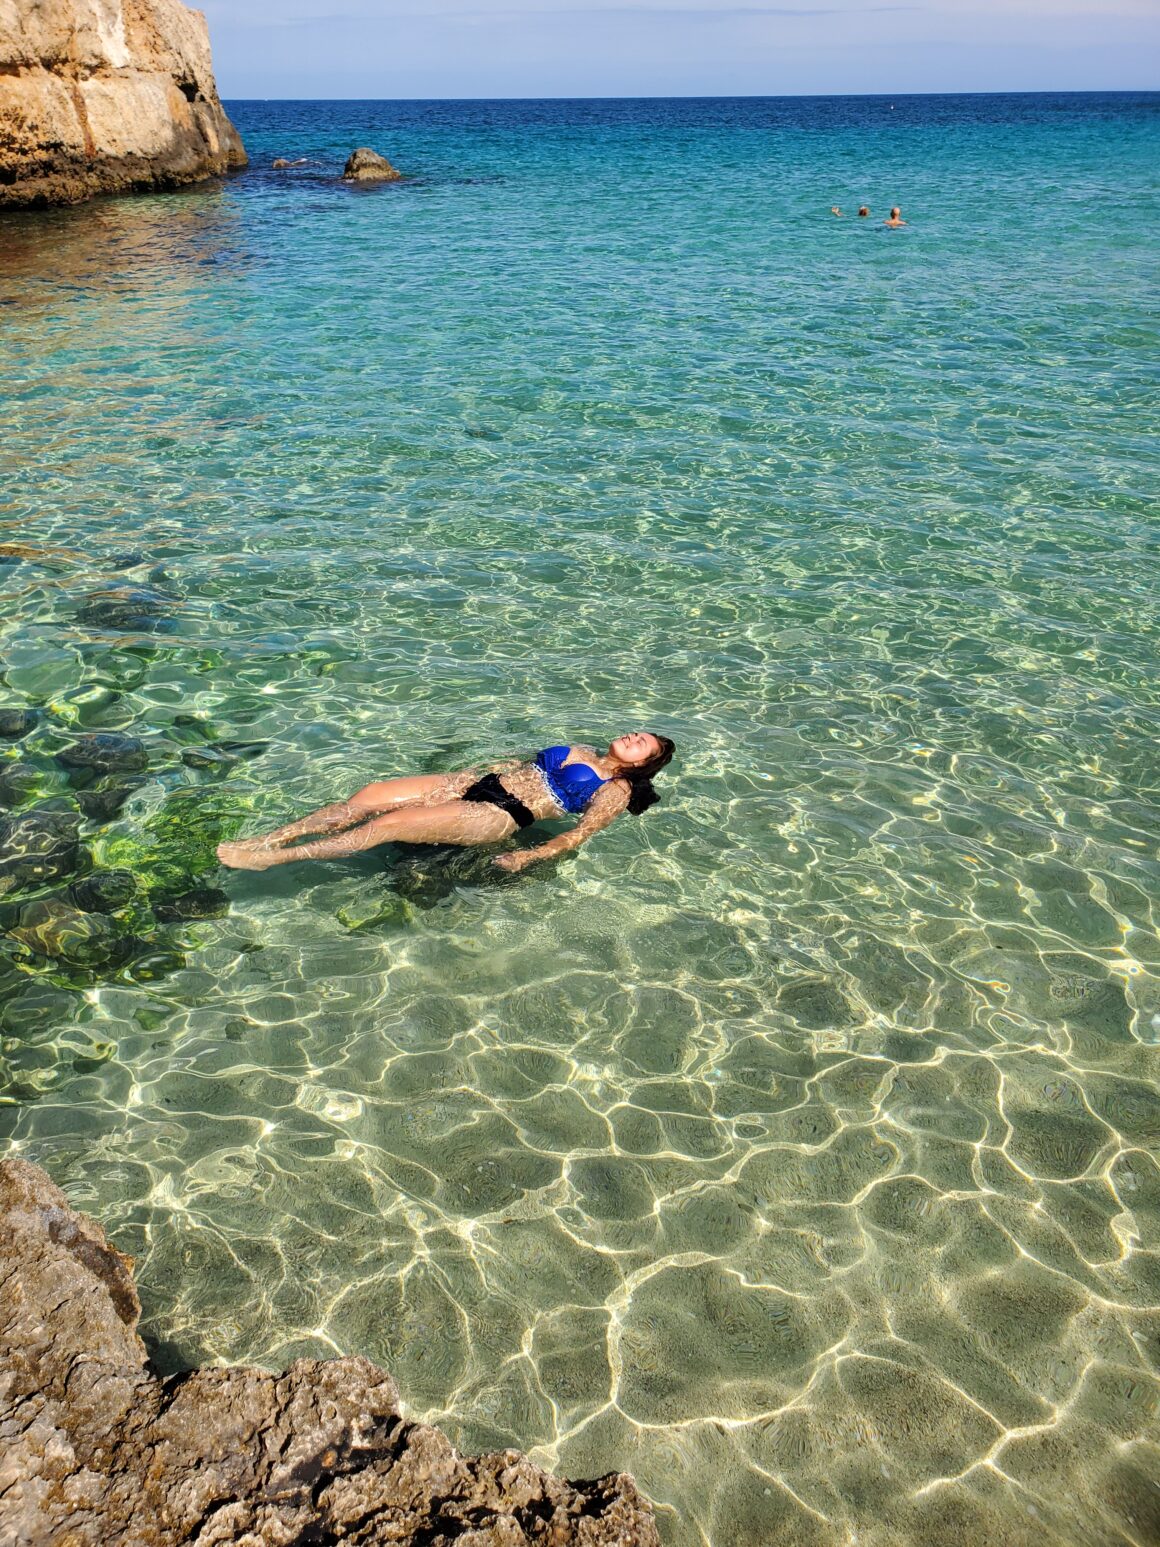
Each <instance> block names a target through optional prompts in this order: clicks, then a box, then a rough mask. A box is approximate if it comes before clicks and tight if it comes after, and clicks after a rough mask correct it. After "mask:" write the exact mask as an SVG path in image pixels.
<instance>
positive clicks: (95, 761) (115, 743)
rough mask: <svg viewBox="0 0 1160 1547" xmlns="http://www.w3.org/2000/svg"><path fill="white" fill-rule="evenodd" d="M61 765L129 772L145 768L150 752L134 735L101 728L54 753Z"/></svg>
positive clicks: (81, 769)
mask: <svg viewBox="0 0 1160 1547" xmlns="http://www.w3.org/2000/svg"><path fill="white" fill-rule="evenodd" d="M56 760H57V762H58V763H59V764H60V765H61V767H62V768H67V769H69V770H70V771H75V772H86V773H94V774H107V773H128V772H135V771H136V770H137V769H140V768H145V767H147V766H148V763H149V754H148V752H147V751H146V750H145V743H144V742H143V741H141V740H139V739H138V738H137V737H136V736H118V735H113V734H111V733H109V732H102V733H99V734H97V735H95V736H82V737H81V738H80V740H79V741H74V742H73V744H72V746H71V747H66V748H65V749H64V751H63V752H58V753H57V755H56Z"/></svg>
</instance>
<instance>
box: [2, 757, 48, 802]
mask: <svg viewBox="0 0 1160 1547" xmlns="http://www.w3.org/2000/svg"><path fill="white" fill-rule="evenodd" d="M39 783H40V770H39V769H38V768H36V767H34V765H33V764H32V763H0V806H19V805H20V804H21V802H22V801H25V800H27V799H28V797H29V796H30V795H31V794H32V792H33V791H34V790H35V789H36V786H37V785H38V784H39Z"/></svg>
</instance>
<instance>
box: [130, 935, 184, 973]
mask: <svg viewBox="0 0 1160 1547" xmlns="http://www.w3.org/2000/svg"><path fill="white" fill-rule="evenodd" d="M127 949H128V950H130V951H132V950H133V949H137V950H140V951H141V955H140V956H136V957H134V958H133V960H132V961H131V962H130V964H129V967H128V973H129V976H130V977H131V978H132V979H133V981H134V983H159V982H160V981H161V979H162V978H167V977H168V976H169V975H170V973H171V972H180V971H181V969H182V968H183V967H184V966H185V956H184V954H183V953H182V952H181V951H176V950H166V949H164V948H162V949H158V948H157V946H156V945H155V944H154V943H153V942H152V941H149V940H138V939H132V940H130V941H129V942H128V945H127Z"/></svg>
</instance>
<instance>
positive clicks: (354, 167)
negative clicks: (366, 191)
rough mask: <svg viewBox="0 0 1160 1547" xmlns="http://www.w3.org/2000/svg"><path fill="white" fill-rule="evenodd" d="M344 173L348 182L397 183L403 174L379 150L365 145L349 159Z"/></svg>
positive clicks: (344, 178) (344, 177)
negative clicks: (370, 148) (369, 148)
mask: <svg viewBox="0 0 1160 1547" xmlns="http://www.w3.org/2000/svg"><path fill="white" fill-rule="evenodd" d="M342 175H343V180H344V181H345V182H348V183H397V182H398V181H399V179H400V178H401V177H402V175H403V174H402V172H400V171H399V170H398V168H397V167H393V166H392V165H391V163H390V162H389V161H388V160H387V158H386V157H385V156H380V155H379V153H378V151H377V150H368V149H367V148H366V146H363V147H362V149H361V150H356V151H355V152H354V153H353V155H351V156H350V157H349V158H348V159H347V163H346V166H345V167H344V168H343V171H342Z"/></svg>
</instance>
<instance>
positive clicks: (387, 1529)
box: [0, 1160, 660, 1547]
mask: <svg viewBox="0 0 1160 1547" xmlns="http://www.w3.org/2000/svg"><path fill="white" fill-rule="evenodd" d="M140 1313H141V1306H140V1302H139V1300H138V1298H137V1290H136V1286H135V1285H134V1282H133V1273H132V1261H131V1259H130V1258H128V1257H126V1256H124V1255H123V1254H122V1253H121V1252H119V1251H117V1250H116V1248H115V1247H112V1246H110V1245H109V1243H108V1241H107V1240H106V1238H105V1234H104V1232H103V1230H102V1229H101V1227H100V1226H99V1225H98V1224H96V1223H95V1222H94V1221H92V1220H90V1219H87V1218H86V1217H85V1216H84V1215H83V1214H77V1213H75V1212H74V1211H73V1210H72V1209H71V1208H70V1207H69V1204H68V1200H67V1198H66V1197H65V1195H64V1193H62V1192H61V1191H60V1189H59V1188H58V1187H56V1186H54V1185H53V1183H52V1182H51V1181H50V1180H49V1178H48V1177H47V1176H46V1175H45V1173H44V1172H43V1171H41V1170H40V1168H39V1167H37V1166H34V1165H30V1164H29V1163H28V1162H26V1161H22V1160H6V1161H3V1162H0V1377H2V1378H0V1432H3V1433H4V1435H5V1454H4V1465H3V1473H2V1475H3V1478H4V1484H5V1492H4V1498H5V1530H6V1533H8V1534H7V1535H6V1537H5V1539H6V1540H10V1541H12V1542H13V1543H15V1544H21V1547H31V1544H33V1543H36V1544H44V1547H47V1544H50V1543H64V1542H66V1541H67V1542H68V1543H69V1547H108V1544H109V1543H112V1542H127V1541H132V1542H133V1543H135V1544H136V1547H179V1544H184V1543H189V1544H191V1547H192V1544H193V1543H195V1542H196V1543H207V1542H213V1543H215V1544H217V1547H243V1544H245V1547H252V1544H257V1543H262V1544H263V1547H279V1544H280V1547H290V1544H292V1543H304V1542H323V1541H343V1542H350V1543H352V1544H358V1543H362V1544H364V1547H374V1544H378V1543H387V1542H395V1543H399V1542H403V1543H405V1542H418V1541H422V1542H424V1543H426V1544H428V1547H445V1544H450V1543H452V1542H458V1543H461V1544H464V1547H468V1544H471V1547H501V1544H502V1547H659V1542H660V1538H659V1537H658V1535H657V1531H656V1526H655V1523H654V1521H653V1518H652V1513H651V1510H650V1508H649V1506H648V1504H647V1503H646V1502H645V1500H643V1499H642V1498H641V1496H640V1495H639V1494H638V1493H637V1490H636V1487H635V1484H634V1483H633V1481H632V1479H631V1477H628V1476H627V1475H625V1474H620V1475H612V1476H608V1477H604V1478H601V1479H599V1480H598V1481H596V1482H585V1483H569V1482H564V1481H562V1480H561V1479H559V1478H557V1477H553V1476H552V1475H551V1474H549V1473H547V1472H543V1471H541V1470H540V1469H539V1468H538V1467H536V1466H534V1465H533V1464H532V1463H531V1462H530V1461H528V1460H527V1458H526V1457H524V1456H521V1455H520V1453H519V1452H518V1451H514V1450H507V1451H500V1452H497V1453H495V1454H492V1455H487V1456H480V1457H476V1458H465V1457H462V1456H460V1455H458V1454H457V1452H456V1451H455V1450H454V1449H453V1448H452V1446H451V1444H450V1442H449V1441H448V1440H447V1439H445V1438H444V1436H443V1435H442V1434H441V1433H440V1432H439V1431H438V1430H437V1429H433V1428H430V1427H429V1426H427V1425H426V1424H417V1423H410V1422H408V1421H407V1420H406V1419H405V1418H404V1417H403V1415H402V1413H401V1412H400V1409H399V1396H398V1392H397V1390H396V1388H395V1384H394V1382H393V1381H392V1380H391V1378H390V1376H389V1375H387V1374H386V1373H385V1372H384V1371H382V1370H380V1369H378V1368H377V1367H376V1366H375V1365H373V1364H372V1363H371V1362H370V1361H369V1360H368V1359H361V1358H347V1359H334V1360H327V1361H317V1360H307V1359H301V1360H298V1361H297V1362H296V1363H295V1364H293V1365H291V1366H290V1368H289V1369H288V1370H287V1371H286V1372H285V1373H284V1374H282V1375H272V1374H269V1373H267V1372H266V1371H263V1370H254V1369H207V1370H200V1371H194V1372H191V1373H188V1374H182V1375H174V1376H170V1377H169V1378H167V1379H164V1380H161V1379H158V1378H157V1377H156V1376H155V1375H154V1374H153V1372H152V1371H151V1369H150V1367H149V1363H148V1357H147V1353H146V1349H145V1346H144V1344H143V1343H142V1341H141V1339H140V1337H139V1336H138V1334H137V1322H138V1318H139V1316H140Z"/></svg>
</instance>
